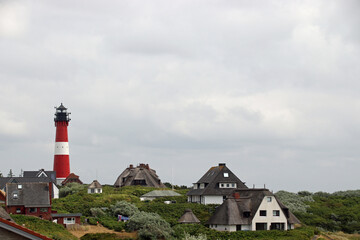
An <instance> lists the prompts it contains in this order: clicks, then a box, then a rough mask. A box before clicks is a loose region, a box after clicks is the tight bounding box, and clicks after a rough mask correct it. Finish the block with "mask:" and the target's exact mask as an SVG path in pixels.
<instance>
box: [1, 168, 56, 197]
mask: <svg viewBox="0 0 360 240" xmlns="http://www.w3.org/2000/svg"><path fill="white" fill-rule="evenodd" d="M24 173H25V172H24ZM24 175H25V174H24ZM30 182H38V183H49V184H50V185H51V198H59V188H58V187H57V186H56V184H55V181H53V180H52V178H51V177H49V176H47V177H45V176H43V175H42V176H40V177H36V176H35V177H34V176H32V177H2V178H0V190H3V191H5V192H6V184H7V183H30Z"/></svg>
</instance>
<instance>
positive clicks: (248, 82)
mask: <svg viewBox="0 0 360 240" xmlns="http://www.w3.org/2000/svg"><path fill="white" fill-rule="evenodd" d="M359 10H360V1H357V0H347V1H343V0H338V1H333V0H324V1H312V0H311V1H287V0H284V1H251V0H248V1H241V0H236V1H210V0H206V1H194V0H191V1H184V0H181V1H180V0H179V1H168V0H163V1H145V0H144V1H134V0H129V1H116V0H113V1H112V0H107V1H89V0H82V1H81V0H77V1H73V0H65V1H64V0H62V1H55V0H53V1H45V0H44V1H16V0H9V1H6V0H0V163H1V165H0V171H1V172H2V173H3V174H4V175H7V173H8V172H9V169H12V170H13V171H14V172H15V173H16V174H17V175H18V174H19V173H20V170H21V169H23V170H38V169H40V168H45V169H47V170H52V167H53V155H54V142H55V127H54V120H53V117H54V113H55V109H54V106H59V105H60V103H61V102H62V103H63V104H64V105H65V107H67V108H68V109H69V111H70V112H71V113H72V114H71V118H72V120H71V122H70V126H69V128H68V132H69V144H70V169H71V172H74V173H75V174H78V175H79V176H80V179H81V180H82V181H83V182H85V183H89V182H91V181H92V180H93V179H95V178H97V179H98V180H99V181H100V183H102V184H113V183H114V182H115V180H116V178H117V177H118V175H119V174H120V173H121V172H122V171H123V170H124V169H125V168H126V167H128V166H129V165H130V164H134V165H137V164H139V163H148V164H149V165H150V167H151V168H153V169H155V170H156V171H157V173H158V175H159V177H160V178H161V180H162V181H163V182H171V181H172V179H173V182H174V184H177V185H188V186H190V185H191V184H192V183H194V182H196V181H197V180H199V179H200V177H201V176H202V175H203V174H204V173H205V172H206V171H207V170H208V169H209V168H210V167H211V166H216V165H218V163H226V164H227V166H228V167H229V168H230V170H232V171H233V172H234V173H235V174H236V175H237V176H238V177H239V178H240V179H241V180H242V181H244V182H246V184H247V185H248V186H249V187H252V186H253V184H255V186H256V187H263V186H264V184H266V187H267V188H269V189H270V190H274V191H278V190H287V191H293V192H295V191H299V190H309V191H313V192H315V191H327V192H333V191H337V190H347V189H360V186H359V185H360V181H359V180H360V177H359V169H360V147H359V140H360V124H359V123H360V95H359V91H360V81H359V76H360V67H359V65H360V61H359V60H360V27H359V26H360V15H359ZM172 173H173V174H172ZM172 175H173V177H172Z"/></svg>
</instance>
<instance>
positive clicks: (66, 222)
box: [64, 217, 75, 224]
mask: <svg viewBox="0 0 360 240" xmlns="http://www.w3.org/2000/svg"><path fill="white" fill-rule="evenodd" d="M64 223H65V224H75V218H74V217H69V218H64Z"/></svg>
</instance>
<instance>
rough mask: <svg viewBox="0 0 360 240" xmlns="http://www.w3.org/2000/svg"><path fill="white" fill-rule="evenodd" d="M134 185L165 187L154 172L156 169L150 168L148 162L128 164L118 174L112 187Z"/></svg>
mask: <svg viewBox="0 0 360 240" xmlns="http://www.w3.org/2000/svg"><path fill="white" fill-rule="evenodd" d="M135 185H140V186H145V187H155V188H166V186H165V185H164V184H163V183H162V182H161V180H160V179H159V176H158V175H157V174H156V171H155V170H153V169H151V168H150V167H149V164H143V163H141V164H140V165H139V166H137V167H134V166H133V165H130V166H129V167H128V168H126V169H125V170H124V171H123V172H122V173H121V174H120V176H119V177H118V178H117V179H116V181H115V183H114V187H123V186H135Z"/></svg>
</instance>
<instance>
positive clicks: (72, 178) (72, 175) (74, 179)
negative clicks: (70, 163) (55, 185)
mask: <svg viewBox="0 0 360 240" xmlns="http://www.w3.org/2000/svg"><path fill="white" fill-rule="evenodd" d="M71 182H77V183H79V184H83V182H82V181H81V180H80V178H79V176H78V175H76V174H75V173H70V174H69V175H68V176H67V177H66V179H65V180H64V181H62V183H61V185H66V184H67V183H71Z"/></svg>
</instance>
